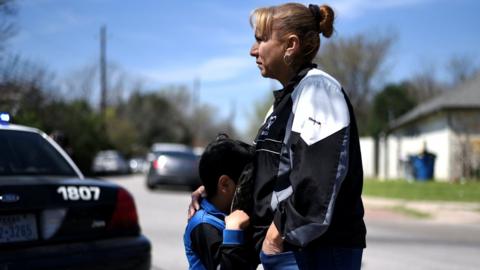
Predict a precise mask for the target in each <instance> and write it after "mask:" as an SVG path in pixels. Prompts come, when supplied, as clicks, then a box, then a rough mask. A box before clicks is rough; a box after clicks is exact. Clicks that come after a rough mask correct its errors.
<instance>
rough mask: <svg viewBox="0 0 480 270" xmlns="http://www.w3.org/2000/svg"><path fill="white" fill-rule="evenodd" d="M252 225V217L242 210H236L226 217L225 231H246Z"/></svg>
mask: <svg viewBox="0 0 480 270" xmlns="http://www.w3.org/2000/svg"><path fill="white" fill-rule="evenodd" d="M248 225H250V217H249V216H248V215H247V213H245V212H243V211H242V210H235V211H233V212H232V213H230V215H228V216H226V217H225V229H227V230H245V229H246V228H247V227H248Z"/></svg>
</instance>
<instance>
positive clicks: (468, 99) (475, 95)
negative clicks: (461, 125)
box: [390, 74, 480, 130]
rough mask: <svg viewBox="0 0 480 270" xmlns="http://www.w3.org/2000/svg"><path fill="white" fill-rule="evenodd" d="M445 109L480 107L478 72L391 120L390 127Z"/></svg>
mask: <svg viewBox="0 0 480 270" xmlns="http://www.w3.org/2000/svg"><path fill="white" fill-rule="evenodd" d="M446 109H480V74H479V75H478V76H476V77H475V78H474V79H472V80H469V81H467V82H465V83H464V84H462V85H460V86H459V87H457V88H455V89H453V90H451V91H447V92H446V93H444V94H442V95H440V96H438V97H436V98H434V99H431V100H429V101H427V102H424V103H421V104H419V105H418V106H417V107H415V108H413V109H412V110H410V111H409V112H407V113H406V114H404V115H402V116H400V117H399V118H397V119H396V120H395V121H393V123H391V124H390V129H391V130H393V129H396V128H398V127H400V126H403V125H405V124H407V123H410V122H412V121H415V120H417V119H418V118H421V117H424V116H427V115H430V114H433V113H435V112H438V111H441V110H446Z"/></svg>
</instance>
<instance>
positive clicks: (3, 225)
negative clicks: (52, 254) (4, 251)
mask: <svg viewBox="0 0 480 270" xmlns="http://www.w3.org/2000/svg"><path fill="white" fill-rule="evenodd" d="M36 239H38V235H37V224H36V221H35V216H34V215H33V214H23V215H9V216H0V243H11V242H23V241H31V240H36Z"/></svg>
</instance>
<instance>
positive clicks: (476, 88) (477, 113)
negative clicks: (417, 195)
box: [378, 74, 480, 181]
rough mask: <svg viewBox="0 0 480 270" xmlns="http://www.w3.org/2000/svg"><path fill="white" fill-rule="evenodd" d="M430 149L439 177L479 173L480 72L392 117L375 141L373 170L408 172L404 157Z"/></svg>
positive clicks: (392, 174)
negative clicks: (391, 120)
mask: <svg viewBox="0 0 480 270" xmlns="http://www.w3.org/2000/svg"><path fill="white" fill-rule="evenodd" d="M423 150H427V151H428V152H430V153H433V154H434V155H435V166H434V171H433V175H434V178H435V179H436V180H439V181H455V180H461V179H464V178H474V177H476V178H478V177H480V74H479V76H477V77H476V78H474V79H472V80H470V81H468V82H466V83H464V84H463V85H460V86H459V87H457V88H455V89H453V90H450V91H447V92H445V93H444V94H442V95H440V96H438V97H436V98H434V99H431V100H430V101H428V102H425V103H422V104H419V105H418V106H417V107H415V108H414V109H413V110H411V111H409V112H408V113H406V114H405V115H403V116H401V117H400V118H398V119H396V120H395V121H394V122H393V123H392V124H391V125H390V129H389V131H388V133H387V134H386V135H385V136H383V138H382V139H381V140H380V142H379V156H378V162H379V163H378V176H379V178H382V179H398V178H409V177H411V170H410V169H411V167H410V166H409V165H410V164H411V163H409V157H411V156H412V155H417V154H419V153H421V152H422V151H423Z"/></svg>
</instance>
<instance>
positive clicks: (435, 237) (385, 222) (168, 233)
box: [105, 175, 480, 270]
mask: <svg viewBox="0 0 480 270" xmlns="http://www.w3.org/2000/svg"><path fill="white" fill-rule="evenodd" d="M105 178H106V179H107V180H109V181H113V182H115V183H117V184H120V185H122V186H124V187H126V188H127V189H128V190H129V191H130V192H131V193H132V194H133V196H134V197H135V201H136V204H137V210H138V213H139V218H140V223H141V226H142V230H143V233H144V234H145V235H146V236H147V237H148V238H149V239H150V240H151V242H152V245H153V249H152V258H153V259H152V264H153V269H155V270H158V269H162V270H177V269H187V268H188V265H187V260H186V257H185V254H184V247H183V239H182V236H183V232H184V229H185V225H186V222H187V216H186V215H187V214H186V213H187V206H188V203H189V201H190V191H188V190H180V189H172V188H169V189H163V188H160V189H158V190H156V191H154V192H151V191H149V190H147V188H146V186H145V177H144V176H143V175H131V176H110V177H105ZM365 220H366V223H367V230H368V235H367V249H366V250H365V251H364V256H363V263H362V269H367V270H377V269H390V270H397V269H398V270H400V269H402V270H403V269H410V270H415V269H418V270H420V269H421V270H425V269H432V270H433V269H435V270H442V269H445V270H447V269H449V270H450V269H462V270H469V269H471V270H473V269H478V267H479V265H480V257H479V250H480V225H479V224H443V223H438V222H431V221H428V220H414V219H408V218H403V217H402V216H399V215H395V214H391V213H388V212H385V211H379V210H372V209H368V208H367V209H366V217H365Z"/></svg>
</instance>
